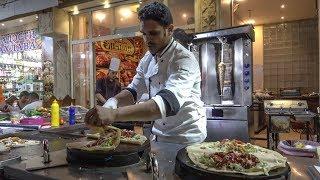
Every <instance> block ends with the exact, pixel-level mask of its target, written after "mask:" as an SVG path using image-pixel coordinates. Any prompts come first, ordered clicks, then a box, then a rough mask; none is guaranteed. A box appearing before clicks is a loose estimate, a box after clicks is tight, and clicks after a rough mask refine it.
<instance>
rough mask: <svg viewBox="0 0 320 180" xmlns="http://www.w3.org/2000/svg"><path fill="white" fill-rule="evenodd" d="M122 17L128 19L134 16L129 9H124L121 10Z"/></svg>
mask: <svg viewBox="0 0 320 180" xmlns="http://www.w3.org/2000/svg"><path fill="white" fill-rule="evenodd" d="M119 13H120V14H121V16H122V17H124V18H128V17H130V16H131V15H132V11H131V10H130V9H129V8H122V9H120V10H119Z"/></svg>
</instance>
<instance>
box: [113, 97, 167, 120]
mask: <svg viewBox="0 0 320 180" xmlns="http://www.w3.org/2000/svg"><path fill="white" fill-rule="evenodd" d="M157 119H161V112H160V110H159V108H158V105H157V104H156V102H155V101H154V100H148V101H147V102H144V103H139V104H135V105H130V106H125V107H120V108H118V109H117V114H116V119H115V121H116V122H127V121H154V120H157Z"/></svg>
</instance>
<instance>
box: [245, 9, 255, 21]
mask: <svg viewBox="0 0 320 180" xmlns="http://www.w3.org/2000/svg"><path fill="white" fill-rule="evenodd" d="M251 12H252V10H248V13H249V19H248V20H247V21H246V24H254V23H256V21H255V20H254V19H253V18H251Z"/></svg>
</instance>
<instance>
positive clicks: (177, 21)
mask: <svg viewBox="0 0 320 180" xmlns="http://www.w3.org/2000/svg"><path fill="white" fill-rule="evenodd" d="M168 7H169V9H170V11H171V13H172V17H173V24H174V25H175V26H176V27H181V26H186V25H191V24H194V0H188V1H185V0H168Z"/></svg>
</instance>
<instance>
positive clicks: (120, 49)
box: [94, 37, 145, 86]
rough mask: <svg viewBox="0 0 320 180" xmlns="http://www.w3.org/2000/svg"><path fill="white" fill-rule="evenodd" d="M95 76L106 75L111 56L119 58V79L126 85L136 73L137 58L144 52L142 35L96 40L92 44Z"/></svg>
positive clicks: (101, 76) (122, 84) (102, 76)
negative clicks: (94, 57) (94, 58)
mask: <svg viewBox="0 0 320 180" xmlns="http://www.w3.org/2000/svg"><path fill="white" fill-rule="evenodd" d="M94 47H95V56H96V69H97V78H96V79H101V78H104V77H106V76H107V74H108V69H109V66H110V62H111V59H112V58H117V59H120V67H119V70H118V72H119V81H120V83H121V86H127V85H128V84H129V83H130V82H131V81H132V78H133V76H134V75H135V74H136V68H137V66H138V63H139V60H140V59H141V58H142V57H143V55H144V53H145V47H144V43H143V38H142V37H128V38H119V39H111V40H105V41H98V42H95V44H94Z"/></svg>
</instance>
